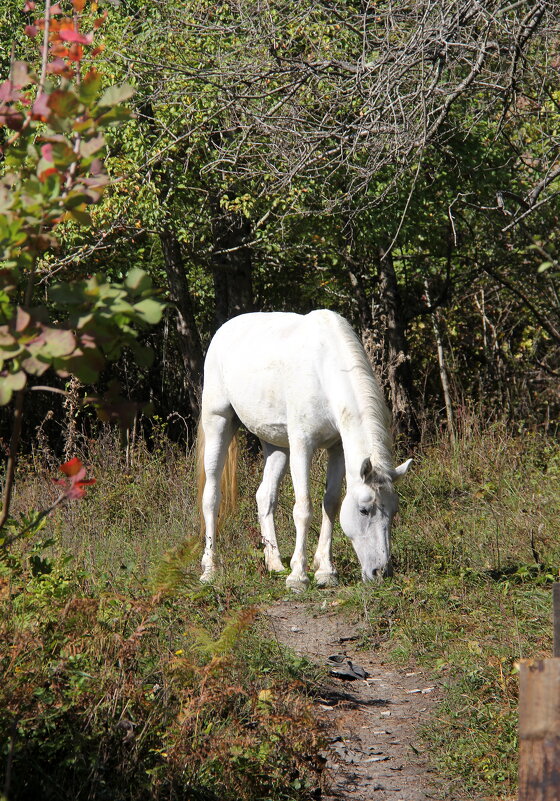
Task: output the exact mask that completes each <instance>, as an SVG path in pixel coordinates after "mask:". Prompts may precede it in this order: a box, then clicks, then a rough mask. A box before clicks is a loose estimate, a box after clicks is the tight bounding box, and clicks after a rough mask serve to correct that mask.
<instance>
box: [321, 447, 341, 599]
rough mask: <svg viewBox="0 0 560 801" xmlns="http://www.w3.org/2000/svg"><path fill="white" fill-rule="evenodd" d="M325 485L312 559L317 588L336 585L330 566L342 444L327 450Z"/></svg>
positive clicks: (339, 489) (337, 506) (333, 570)
mask: <svg viewBox="0 0 560 801" xmlns="http://www.w3.org/2000/svg"><path fill="white" fill-rule="evenodd" d="M328 454H329V462H328V466H327V485H326V488H325V494H324V496H323V519H322V521H321V533H320V534H319V542H318V544H317V550H316V552H315V557H314V559H313V568H314V570H315V581H316V582H317V586H318V587H334V586H335V585H336V584H337V578H336V570H335V568H334V567H333V564H332V561H331V560H332V533H333V526H334V521H335V519H336V515H337V514H338V511H339V509H340V499H341V495H342V479H343V478H344V451H343V450H342V444H339V445H335V446H334V447H333V448H329V450H328Z"/></svg>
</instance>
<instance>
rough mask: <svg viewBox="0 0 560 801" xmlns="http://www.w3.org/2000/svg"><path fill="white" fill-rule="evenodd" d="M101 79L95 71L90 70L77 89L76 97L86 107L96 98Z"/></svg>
mask: <svg viewBox="0 0 560 801" xmlns="http://www.w3.org/2000/svg"><path fill="white" fill-rule="evenodd" d="M102 82H103V77H102V76H101V75H100V74H99V72H97V70H94V69H92V70H90V71H89V72H88V74H87V75H86V76H85V78H84V79H83V81H82V82H81V84H80V86H79V88H78V97H79V98H80V100H81V101H82V103H83V104H84V105H86V106H90V105H91V104H92V103H93V101H94V100H95V98H96V97H97V95H98V93H99V90H100V89H101V84H102Z"/></svg>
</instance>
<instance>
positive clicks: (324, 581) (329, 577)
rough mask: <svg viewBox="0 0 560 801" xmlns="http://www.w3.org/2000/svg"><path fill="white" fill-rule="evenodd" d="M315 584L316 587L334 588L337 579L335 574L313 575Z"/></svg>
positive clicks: (336, 584)
mask: <svg viewBox="0 0 560 801" xmlns="http://www.w3.org/2000/svg"><path fill="white" fill-rule="evenodd" d="M315 583H316V584H317V586H318V587H336V586H338V579H337V577H336V573H319V572H317V573H315Z"/></svg>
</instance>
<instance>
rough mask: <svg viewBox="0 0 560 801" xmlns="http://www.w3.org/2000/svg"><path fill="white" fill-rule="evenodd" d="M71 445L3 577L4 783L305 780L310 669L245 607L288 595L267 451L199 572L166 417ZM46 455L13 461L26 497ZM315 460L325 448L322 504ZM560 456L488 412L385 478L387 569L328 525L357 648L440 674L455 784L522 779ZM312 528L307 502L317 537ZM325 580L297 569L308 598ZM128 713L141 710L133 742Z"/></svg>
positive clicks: (442, 742)
mask: <svg viewBox="0 0 560 801" xmlns="http://www.w3.org/2000/svg"><path fill="white" fill-rule="evenodd" d="M79 455H81V457H82V459H83V460H84V461H85V462H86V463H87V464H88V465H89V468H90V472H91V474H92V475H95V477H96V478H97V481H98V483H97V484H96V485H95V487H92V488H91V489H90V490H89V492H88V496H87V497H86V498H85V499H83V500H82V501H80V502H75V503H72V504H70V505H68V506H67V507H65V508H63V509H61V510H59V511H58V512H57V514H56V515H55V516H54V517H53V518H52V519H51V520H50V521H49V524H48V528H47V529H45V531H43V532H41V534H39V535H38V538H37V541H36V542H35V543H27V544H26V545H25V547H22V548H20V549H19V553H18V551H17V549H16V552H15V556H16V557H17V559H19V563H20V567H19V568H17V569H12V570H11V571H10V570H8V569H7V568H4V569H3V571H2V575H1V576H0V603H1V604H2V610H1V611H2V619H1V623H2V632H0V637H1V640H0V641H1V642H2V646H0V653H1V658H2V666H3V670H4V682H3V689H2V691H1V694H2V698H0V708H3V710H4V711H3V712H2V713H0V715H1V720H0V729H1V730H2V731H3V732H4V735H5V737H4V741H3V745H2V749H3V757H2V769H3V770H5V769H6V767H7V766H8V765H9V764H11V770H12V776H13V777H14V778H13V780H12V782H11V787H12V790H11V793H10V798H13V799H14V800H16V799H27V798H35V797H39V796H41V797H43V798H47V799H48V798H51V797H52V798H54V797H57V798H58V797H62V798H66V797H68V798H70V797H72V798H77V799H80V798H82V797H83V798H85V797H86V796H87V795H88V794H89V795H92V796H93V797H96V798H100V799H102V798H105V797H107V798H114V799H117V801H118V800H119V799H121V798H122V799H128V798H130V799H133V798H142V797H145V796H146V795H147V794H149V795H150V797H153V798H165V799H168V798H169V799H174V798H179V797H182V794H183V795H184V793H185V792H188V794H189V797H192V798H201V799H202V798H208V799H211V798H218V797H220V798H223V799H224V800H225V801H227V799H229V798H232V799H233V798H241V799H253V798H259V799H271V801H276V799H291V798H293V799H296V798H297V799H302V800H303V799H307V798H312V797H314V796H315V795H316V793H317V792H318V788H319V785H320V782H321V766H322V765H321V761H320V759H319V758H318V756H317V753H318V749H319V746H320V738H318V735H317V731H316V725H315V723H314V721H313V717H312V715H311V711H310V703H309V699H308V698H307V692H308V690H309V686H308V685H307V684H306V682H307V681H309V679H308V678H304V677H305V676H307V677H308V676H309V675H311V676H312V679H313V678H316V676H314V675H313V674H312V671H311V669H310V666H309V665H308V664H307V663H305V662H304V661H302V660H300V659H298V658H297V657H295V656H294V655H293V654H290V653H289V652H288V651H287V650H286V649H283V648H280V647H279V646H278V644H277V643H275V642H271V641H269V640H268V639H267V637H266V636H264V633H263V630H262V626H261V625H260V624H259V621H258V617H257V618H254V614H253V613H252V612H251V611H250V610H251V608H254V607H256V608H259V607H262V606H266V605H267V604H270V603H272V602H274V600H275V599H277V598H280V597H284V596H285V595H286V590H285V585H284V577H282V576H269V575H268V574H267V572H266V570H265V568H264V563H263V558H262V551H261V547H260V535H259V531H258V524H257V517H256V508H255V502H254V495H255V491H256V489H257V486H258V483H259V481H260V471H261V464H260V460H255V459H251V458H249V457H247V456H245V457H244V458H243V459H242V461H241V464H240V476H239V478H240V481H239V483H240V487H241V502H240V506H239V511H238V513H237V515H236V516H235V518H233V519H231V520H229V521H227V523H226V524H225V525H224V528H223V531H221V532H220V536H219V539H218V557H219V562H220V567H219V570H218V575H217V578H216V581H215V583H214V585H213V586H211V587H207V586H201V585H200V584H199V581H198V576H199V571H200V564H199V561H200V555H201V544H200V538H199V534H198V531H199V521H198V516H197V512H196V500H195V481H194V470H193V455H192V453H190V452H187V453H185V452H184V451H182V450H181V449H179V448H177V447H175V446H172V445H171V444H169V443H168V442H167V440H166V439H165V436H164V435H163V434H162V435H161V436H159V437H156V439H155V441H154V442H152V443H151V447H150V448H148V447H146V445H145V444H144V443H142V442H140V443H138V444H137V446H136V448H135V449H134V450H132V451H130V452H129V454H128V459H127V458H126V457H125V453H124V452H123V451H122V449H121V448H120V447H119V444H118V440H116V439H115V437H114V435H113V434H112V433H111V432H110V431H108V430H107V431H105V433H103V434H102V436H100V437H99V439H98V440H97V441H95V442H90V443H86V444H84V446H83V451H82V453H81V454H79ZM47 456H48V454H43V459H41V460H38V458H37V457H35V462H34V463H29V462H28V463H27V464H23V463H22V465H21V468H20V474H19V476H18V484H17V492H16V504H17V507H18V508H19V509H20V510H25V509H28V508H31V507H37V508H42V507H43V508H44V507H45V506H47V505H48V503H49V502H51V501H52V497H53V487H52V483H51V477H52V475H53V473H52V470H51V471H50V472H49V471H47V470H46V468H45V466H44V463H45V461H46V459H45V457H47ZM47 461H48V460H47ZM51 464H52V459H51ZM324 472H325V459H324V457H322V456H320V457H318V458H317V460H316V462H315V465H314V468H313V476H312V489H313V496H314V505H315V509H316V510H318V509H319V507H320V498H321V494H322V488H323V482H324ZM559 474H560V454H559V449H558V445H557V444H556V443H555V442H552V441H550V440H546V439H544V438H542V437H538V436H535V435H530V434H524V435H523V436H518V437H512V436H510V435H509V434H508V433H507V431H506V429H505V428H504V427H502V426H495V427H493V428H491V429H489V430H486V431H478V430H471V431H469V432H467V433H466V434H464V435H463V436H462V437H461V438H460V440H459V442H458V443H457V444H456V445H453V446H452V445H451V444H449V443H448V442H438V443H435V444H433V445H430V446H426V447H425V448H424V449H423V450H422V452H421V453H420V454H418V455H417V458H416V459H415V462H414V465H413V469H412V471H411V472H409V474H408V475H407V477H406V479H405V480H404V481H403V482H402V485H401V486H400V487H399V493H400V495H401V508H400V512H399V515H398V518H397V520H396V522H395V528H394V547H393V551H394V560H395V565H396V573H395V577H394V578H393V579H392V580H389V581H386V582H385V583H384V584H383V585H382V586H366V585H363V584H362V583H361V582H360V580H359V579H360V571H359V566H358V563H357V559H356V557H355V555H354V553H353V550H352V548H351V545H350V543H349V542H348V541H347V540H346V539H345V538H344V537H343V535H342V534H341V532H340V531H339V530H338V531H337V533H336V537H335V545H334V557H335V562H336V565H337V568H338V571H339V576H340V580H341V586H340V587H339V589H338V590H337V591H336V597H337V598H338V599H339V600H340V601H341V602H342V603H341V609H342V610H344V608H345V607H348V608H350V609H352V610H353V611H354V612H355V611H356V610H359V611H360V612H361V614H362V616H363V622H364V631H365V637H364V643H363V645H364V646H365V647H369V646H371V644H372V643H373V644H375V645H376V646H377V647H381V648H383V649H384V653H385V654H386V655H388V656H390V658H392V659H394V660H395V661H397V662H399V663H401V664H403V665H405V664H406V665H410V666H414V665H418V666H421V667H423V668H424V669H425V670H428V671H433V672H434V674H436V675H437V676H438V677H439V679H440V680H441V682H442V683H443V685H444V687H445V696H444V700H443V702H442V704H441V707H440V709H439V710H438V712H437V717H436V719H435V720H434V721H433V722H432V723H431V724H429V725H428V726H427V727H426V731H425V733H424V734H425V738H426V744H427V749H428V750H429V751H430V753H431V754H432V759H433V762H434V764H435V766H436V767H437V768H438V770H439V771H440V772H441V773H442V774H443V775H444V776H445V777H447V779H448V781H449V785H450V791H449V796H450V797H454V793H455V794H456V793H457V790H456V788H461V791H462V792H463V793H466V794H467V795H468V794H471V795H473V796H476V794H479V795H480V794H483V795H484V796H485V797H493V798H494V797H496V798H505V797H507V796H511V795H513V793H514V792H515V782H516V776H515V774H516V753H517V742H516V707H517V699H516V694H517V677H516V674H515V662H516V661H517V660H518V659H520V658H524V657H530V656H535V655H545V656H546V655H549V654H550V651H551V624H550V616H551V600H550V596H551V590H550V584H551V582H552V580H553V579H554V578H555V577H556V576H557V575H558V566H559V565H560V543H559V541H558V537H557V533H558V530H557V520H558V517H559V512H560V498H559V496H558V491H557V484H558V478H559ZM292 504H293V494H292V489H291V486H290V483H289V482H286V484H285V486H284V489H283V492H282V497H281V501H280V508H279V510H278V515H277V518H278V521H277V522H278V533H279V542H280V547H281V551H282V555H283V557H284V558H285V559H286V563H287V562H288V561H289V558H290V556H291V551H292V548H293V524H292V513H291V508H292ZM318 528H319V515H318V514H317V515H316V517H315V519H314V522H313V525H312V530H311V534H310V550H309V553H310V555H311V553H312V548H313V547H314V545H315V542H316V538H317V536H318ZM41 540H43V541H45V540H47V543H46V544H45V545H43V546H42V545H41ZM50 540H53V543H52V544H48V541H50ZM32 551H34V553H35V556H36V557H39V558H38V559H36V560H35V562H34V563H30V562H29V559H28V557H29V556H30V555H33V554H32ZM17 559H16V561H17ZM41 559H42V560H43V561H41ZM332 594H333V592H332V591H328V596H329V597H331V596H332ZM323 595H324V593H321V591H318V590H316V589H313V588H312V589H311V590H310V591H309V594H308V597H309V598H310V599H316V598H319V597H323ZM122 719H126V720H131V721H132V722H133V723H135V724H136V725H135V727H134V740H133V741H132V742H133V747H129V744H128V743H126V742H123V740H124V739H125V733H124V731H123V729H122V728H119V722H120V721H121V720H122ZM55 732H56V736H54V733H55ZM84 754H91V755H94V756H91V757H89V758H86V757H84V756H83V755H84ZM51 764H56V765H58V766H59V769H58V772H57V773H56V775H55V777H54V778H55V780H56V782H57V785H56V787H55V786H54V785H53V784H52V782H53V779H52V778H51V779H47V778H46V777H47V776H48V775H50V772H51V768H50V767H48V766H49V765H51ZM30 765H31V766H34V767H33V768H32V769H31V768H30V767H29V766H30ZM22 771H23V775H24V776H25V782H24V783H23V784H21V783H19V784H18V783H17V781H16V779H17V777H18V776H21V775H22ZM109 777H111V778H109ZM132 777H134V781H132ZM251 777H252V778H251ZM286 777H288V780H286ZM2 781H3V779H2ZM49 782H50V783H49ZM15 786H17V787H18V790H17V791H16V790H14V789H13V788H14V787H15ZM61 787H62V788H63V792H62V791H61V790H60V788H61ZM131 788H133V789H131ZM57 793H58V795H57Z"/></svg>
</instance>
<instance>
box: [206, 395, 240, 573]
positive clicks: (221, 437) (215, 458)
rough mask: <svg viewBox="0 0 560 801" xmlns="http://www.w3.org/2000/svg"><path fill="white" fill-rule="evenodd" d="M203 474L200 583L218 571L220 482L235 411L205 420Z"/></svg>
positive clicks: (233, 431) (234, 428) (230, 438)
mask: <svg viewBox="0 0 560 801" xmlns="http://www.w3.org/2000/svg"><path fill="white" fill-rule="evenodd" d="M203 428H204V472H205V474H206V482H205V484H204V491H203V493H202V514H203V516H204V525H205V527H206V544H205V548H204V554H203V556H202V570H203V573H202V576H201V577H200V580H201V581H211V580H212V578H213V576H214V572H215V569H216V565H215V561H214V547H215V540H216V527H217V524H218V512H219V509H220V497H221V491H220V480H221V477H222V472H223V470H224V464H225V461H226V456H227V452H228V448H229V446H230V443H231V441H232V439H233V436H234V434H235V432H236V430H237V425H236V423H235V419H234V414H233V409H232V410H231V415H230V416H224V415H221V414H207V415H204V417H203Z"/></svg>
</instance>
